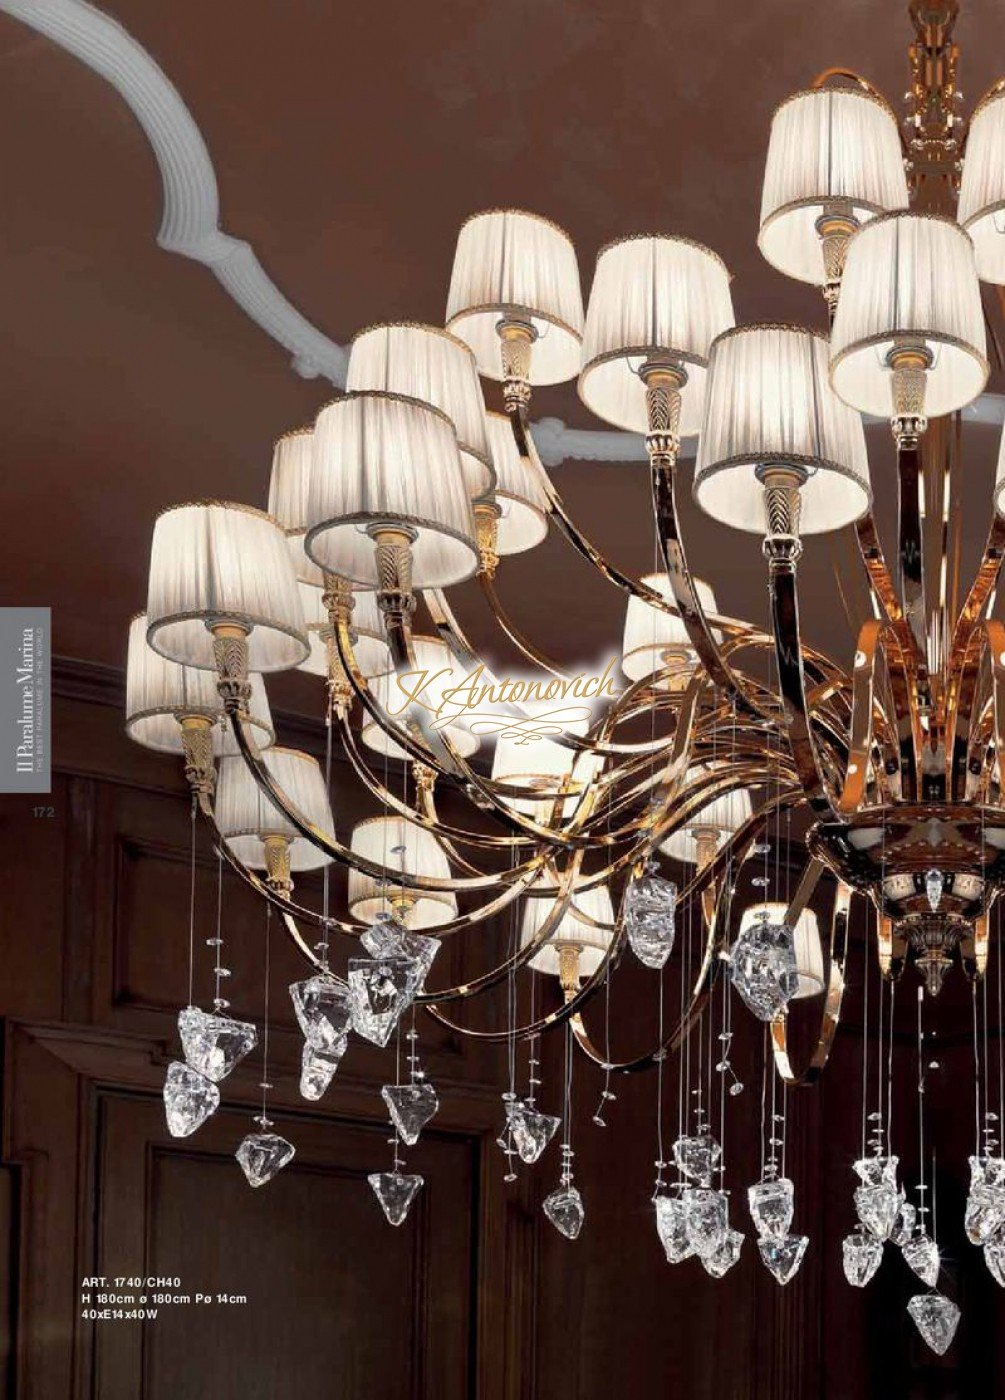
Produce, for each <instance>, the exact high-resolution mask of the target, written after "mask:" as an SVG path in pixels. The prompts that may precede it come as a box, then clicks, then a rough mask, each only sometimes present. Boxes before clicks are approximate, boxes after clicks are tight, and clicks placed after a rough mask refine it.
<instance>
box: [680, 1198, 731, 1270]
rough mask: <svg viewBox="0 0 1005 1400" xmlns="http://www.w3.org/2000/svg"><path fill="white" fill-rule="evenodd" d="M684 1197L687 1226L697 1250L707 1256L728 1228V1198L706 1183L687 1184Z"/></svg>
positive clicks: (702, 1256) (719, 1243)
mask: <svg viewBox="0 0 1005 1400" xmlns="http://www.w3.org/2000/svg"><path fill="white" fill-rule="evenodd" d="M681 1200H682V1201H683V1203H684V1229H685V1231H686V1233H687V1241H688V1244H689V1245H690V1246H691V1248H692V1249H693V1250H694V1252H695V1254H697V1255H699V1256H700V1257H701V1258H703V1259H704V1258H706V1257H707V1256H708V1255H709V1254H714V1253H715V1251H716V1250H717V1249H718V1248H719V1246H720V1245H721V1244H722V1243H723V1241H724V1240H725V1238H726V1232H727V1230H728V1229H729V1199H728V1197H727V1196H726V1194H725V1192H723V1191H711V1190H709V1188H708V1187H707V1186H688V1187H686V1188H685V1190H684V1192H683V1194H682V1196H681Z"/></svg>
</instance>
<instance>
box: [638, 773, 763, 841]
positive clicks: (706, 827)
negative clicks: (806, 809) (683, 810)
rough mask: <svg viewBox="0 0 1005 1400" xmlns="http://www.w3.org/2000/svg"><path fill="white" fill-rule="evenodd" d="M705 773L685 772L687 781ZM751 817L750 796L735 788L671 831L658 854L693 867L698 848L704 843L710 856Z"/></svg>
mask: <svg viewBox="0 0 1005 1400" xmlns="http://www.w3.org/2000/svg"><path fill="white" fill-rule="evenodd" d="M705 772H707V770H706V769H703V768H691V769H689V770H688V774H687V778H688V780H690V779H692V778H695V777H698V776H700V775H701V774H703V773H705ZM750 814H751V805H750V793H749V792H748V791H747V789H746V788H736V789H734V791H732V792H727V793H724V794H723V795H722V796H721V797H716V798H714V799H713V800H712V801H711V802H708V803H706V805H705V806H704V807H702V808H701V809H700V810H699V811H698V812H696V813H695V815H694V816H693V817H692V818H691V820H690V821H689V822H688V824H687V826H684V827H681V828H680V829H679V830H677V831H674V832H673V833H672V834H671V835H670V836H668V837H667V839H666V840H665V841H663V842H661V844H660V850H661V851H664V852H665V853H666V854H667V855H668V856H673V858H674V860H682V861H686V862H687V863H688V864H690V865H695V864H696V863H697V861H698V856H699V845H700V844H702V843H703V842H705V841H707V842H708V848H709V852H710V853H714V852H715V851H717V850H719V849H720V848H721V847H722V846H724V845H725V844H726V842H727V841H728V840H729V838H730V837H731V836H732V835H733V833H734V832H735V831H739V829H740V827H741V826H742V825H743V823H744V822H745V821H747V820H748V818H749V817H750Z"/></svg>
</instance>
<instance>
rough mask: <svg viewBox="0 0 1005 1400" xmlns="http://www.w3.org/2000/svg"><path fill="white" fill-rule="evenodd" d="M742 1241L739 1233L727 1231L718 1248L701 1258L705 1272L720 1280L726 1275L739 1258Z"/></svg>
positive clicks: (742, 1238)
mask: <svg viewBox="0 0 1005 1400" xmlns="http://www.w3.org/2000/svg"><path fill="white" fill-rule="evenodd" d="M743 1240H744V1236H743V1234H742V1232H741V1231H739V1230H727V1231H726V1238H725V1239H724V1240H723V1242H722V1244H721V1245H720V1246H719V1248H718V1249H717V1250H715V1251H714V1252H713V1253H712V1254H706V1255H705V1256H704V1257H703V1258H702V1261H701V1262H702V1265H703V1267H704V1269H705V1272H706V1273H707V1274H711V1275H712V1277H713V1278H722V1276H723V1274H726V1273H728V1272H729V1270H730V1269H731V1268H732V1267H733V1265H734V1264H735V1263H737V1261H738V1260H739V1258H740V1250H741V1249H742V1248H743Z"/></svg>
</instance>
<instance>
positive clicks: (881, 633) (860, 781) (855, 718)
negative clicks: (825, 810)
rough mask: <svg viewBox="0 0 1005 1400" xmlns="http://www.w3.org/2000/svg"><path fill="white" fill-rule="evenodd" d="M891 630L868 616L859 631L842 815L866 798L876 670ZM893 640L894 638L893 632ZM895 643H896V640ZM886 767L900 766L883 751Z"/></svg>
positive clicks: (839, 809)
mask: <svg viewBox="0 0 1005 1400" xmlns="http://www.w3.org/2000/svg"><path fill="white" fill-rule="evenodd" d="M889 634H890V628H889V624H888V623H886V622H883V621H882V620H881V619H879V618H868V619H867V620H866V621H865V622H864V623H863V624H862V628H861V631H860V632H859V635H858V642H857V645H856V649H855V666H854V670H853V672H852V711H851V736H850V740H849V746H848V763H847V766H846V769H845V780H844V785H843V787H842V789H841V797H840V800H839V802H838V811H839V812H840V813H841V815H842V816H853V815H854V814H855V813H856V812H857V811H858V810H859V808H860V807H861V806H862V804H863V802H864V800H865V784H866V777H867V775H868V770H869V762H870V759H871V758H872V756H873V751H874V737H873V735H874V721H875V715H876V705H877V699H876V672H877V666H878V664H879V658H880V653H881V649H882V644H883V640H884V637H886V636H888V635H889ZM891 640H893V638H892V636H891ZM894 644H895V643H894ZM882 763H883V766H884V768H885V770H887V771H888V770H889V769H890V768H893V769H894V770H896V769H897V766H898V765H897V759H896V758H894V757H893V756H892V755H891V754H889V753H886V754H884V755H882Z"/></svg>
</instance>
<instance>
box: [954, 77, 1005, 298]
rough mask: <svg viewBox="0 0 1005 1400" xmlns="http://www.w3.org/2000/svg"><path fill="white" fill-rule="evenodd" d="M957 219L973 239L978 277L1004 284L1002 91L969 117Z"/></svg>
mask: <svg viewBox="0 0 1005 1400" xmlns="http://www.w3.org/2000/svg"><path fill="white" fill-rule="evenodd" d="M956 217H957V218H958V219H959V221H960V223H961V224H962V225H963V227H964V228H965V229H966V231H967V232H968V233H969V234H970V237H971V238H972V239H973V242H974V254H975V256H976V259H977V272H978V275H979V276H980V277H982V278H983V279H984V281H985V282H999V283H1002V282H1005V92H996V93H993V94H991V95H989V96H988V97H987V98H986V99H985V101H983V102H980V103H978V105H977V107H976V108H975V109H974V112H973V115H972V116H971V118H970V127H969V130H968V132H967V149H966V156H965V158H964V161H963V177H962V180H961V182H960V201H959V204H958V206H957V210H956Z"/></svg>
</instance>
